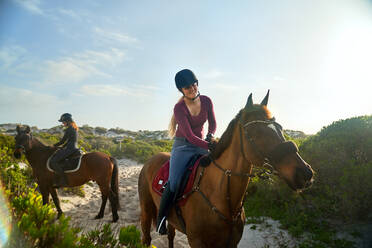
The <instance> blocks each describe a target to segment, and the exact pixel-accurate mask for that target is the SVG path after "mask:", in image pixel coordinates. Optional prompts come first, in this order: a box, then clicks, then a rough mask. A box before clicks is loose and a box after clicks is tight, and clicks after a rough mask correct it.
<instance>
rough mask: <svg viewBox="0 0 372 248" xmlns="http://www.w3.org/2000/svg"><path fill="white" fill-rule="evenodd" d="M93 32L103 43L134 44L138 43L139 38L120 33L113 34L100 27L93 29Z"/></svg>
mask: <svg viewBox="0 0 372 248" xmlns="http://www.w3.org/2000/svg"><path fill="white" fill-rule="evenodd" d="M93 31H94V33H95V34H97V35H98V39H99V40H101V41H103V42H110V43H112V42H115V43H120V44H133V43H137V42H138V40H137V38H134V37H132V36H129V35H127V34H122V33H119V32H111V31H107V30H103V29H101V28H98V27H95V28H93Z"/></svg>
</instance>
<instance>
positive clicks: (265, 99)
mask: <svg viewBox="0 0 372 248" xmlns="http://www.w3.org/2000/svg"><path fill="white" fill-rule="evenodd" d="M269 93H270V90H267V94H266V96H265V98H264V99H263V100H262V102H261V105H264V106H267V102H268V101H269Z"/></svg>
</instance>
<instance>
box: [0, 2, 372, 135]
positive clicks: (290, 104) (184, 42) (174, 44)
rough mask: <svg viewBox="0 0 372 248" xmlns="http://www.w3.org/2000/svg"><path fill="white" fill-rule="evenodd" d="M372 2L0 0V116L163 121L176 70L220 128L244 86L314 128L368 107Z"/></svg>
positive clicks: (110, 123) (50, 121) (284, 118)
mask: <svg viewBox="0 0 372 248" xmlns="http://www.w3.org/2000/svg"><path fill="white" fill-rule="evenodd" d="M371 44H372V2H371V1H362V0H360V1H359V0H354V1H341V0H338V1H321V0H319V1H317V0H314V1H305V0H304V1H298V0H292V1H289V0H283V1H276V0H266V1H259V0H257V1H197V0H191V1H94V0H81V1H46V0H29V1H26V0H23V1H22V0H14V1H10V0H2V1H0V123H23V124H29V125H32V126H34V125H36V126H38V127H39V128H47V127H52V126H56V125H58V122H57V120H58V118H59V116H60V115H61V114H62V113H65V112H70V113H71V114H72V115H73V117H74V119H75V120H76V122H77V123H78V125H83V124H88V125H90V126H103V127H107V128H110V127H120V128H124V129H128V130H133V131H136V130H164V129H167V126H168V123H169V119H170V117H171V113H172V110H173V106H174V104H175V102H176V101H177V100H178V98H179V97H180V93H178V91H177V89H176V88H175V86H174V75H175V73H176V72H177V71H179V70H181V69H184V68H189V69H191V70H193V71H194V72H195V74H196V75H197V77H198V79H199V85H200V91H201V93H202V94H205V95H208V96H210V97H211V98H212V100H213V102H214V105H215V112H216V117H217V125H218V127H217V134H218V135H221V134H222V132H223V131H224V130H225V128H226V127H227V125H228V123H229V122H230V120H231V119H232V118H233V117H234V116H235V115H236V113H237V112H238V111H239V109H241V108H242V107H243V106H244V105H245V102H246V99H247V97H248V95H249V93H251V92H252V93H253V100H254V102H257V103H259V102H260V101H261V100H262V98H263V97H264V95H265V93H266V91H267V89H270V90H271V93H270V99H269V105H268V106H269V109H270V110H271V111H272V113H273V114H274V116H275V117H276V119H277V121H278V122H279V123H281V124H282V126H283V127H284V128H286V129H294V130H302V131H304V132H305V133H308V134H312V133H316V132H318V131H320V129H321V128H322V127H323V126H326V125H329V124H331V123H332V122H333V121H337V120H339V119H345V118H350V117H354V116H359V115H367V114H368V115H370V114H372V101H371V90H372V69H371V64H372V46H371Z"/></svg>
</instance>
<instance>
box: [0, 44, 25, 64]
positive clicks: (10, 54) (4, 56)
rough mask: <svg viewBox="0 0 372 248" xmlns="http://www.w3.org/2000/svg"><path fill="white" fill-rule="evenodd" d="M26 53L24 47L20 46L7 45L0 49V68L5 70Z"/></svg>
mask: <svg viewBox="0 0 372 248" xmlns="http://www.w3.org/2000/svg"><path fill="white" fill-rule="evenodd" d="M26 53H27V51H26V49H24V48H23V47H20V46H15V45H13V46H8V47H2V48H1V49H0V65H1V66H0V68H2V70H6V69H8V68H10V67H12V66H14V65H15V64H17V63H18V62H20V60H21V58H22V57H23V56H24V55H25V54H26Z"/></svg>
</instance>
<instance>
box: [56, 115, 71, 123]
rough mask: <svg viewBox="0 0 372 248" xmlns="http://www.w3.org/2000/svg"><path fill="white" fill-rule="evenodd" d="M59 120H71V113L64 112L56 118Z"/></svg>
mask: <svg viewBox="0 0 372 248" xmlns="http://www.w3.org/2000/svg"><path fill="white" fill-rule="evenodd" d="M58 121H59V122H64V121H66V122H67V121H69V122H72V121H73V120H72V115H71V114H69V113H64V114H63V115H61V118H59V120H58Z"/></svg>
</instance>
